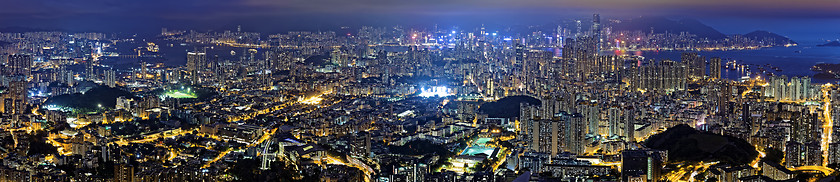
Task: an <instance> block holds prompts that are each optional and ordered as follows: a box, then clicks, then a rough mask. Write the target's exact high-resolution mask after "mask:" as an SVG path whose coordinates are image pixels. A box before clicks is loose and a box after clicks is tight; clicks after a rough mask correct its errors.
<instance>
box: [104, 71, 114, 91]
mask: <svg viewBox="0 0 840 182" xmlns="http://www.w3.org/2000/svg"><path fill="white" fill-rule="evenodd" d="M103 73H104V75H105V78H104V79H103V82H104V84H105V85H107V86H108V87H111V88H114V87H116V86H117V76H116V72H114V70H113V69H109V70H105V71H104V72H103Z"/></svg>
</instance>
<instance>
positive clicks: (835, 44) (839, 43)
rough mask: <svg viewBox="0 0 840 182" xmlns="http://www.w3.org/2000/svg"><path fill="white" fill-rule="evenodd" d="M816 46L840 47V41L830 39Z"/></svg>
mask: <svg viewBox="0 0 840 182" xmlns="http://www.w3.org/2000/svg"><path fill="white" fill-rule="evenodd" d="M817 47H840V41H831V42H828V43H825V44H820V45H817Z"/></svg>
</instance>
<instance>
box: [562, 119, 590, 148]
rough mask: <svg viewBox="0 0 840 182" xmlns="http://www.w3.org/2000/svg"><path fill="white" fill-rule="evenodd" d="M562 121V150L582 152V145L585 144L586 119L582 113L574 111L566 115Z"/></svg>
mask: <svg viewBox="0 0 840 182" xmlns="http://www.w3.org/2000/svg"><path fill="white" fill-rule="evenodd" d="M566 117H567V119H565V120H564V121H565V123H564V126H563V127H564V128H563V129H564V132H563V134H564V137H563V140H564V141H563V148H564V151H567V152H571V153H575V154H583V152H584V145H585V144H586V141H584V140H585V137H586V121H585V120H584V118H583V115H581V114H579V113H574V114H570V115H568V116H566Z"/></svg>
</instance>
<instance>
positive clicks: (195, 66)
mask: <svg viewBox="0 0 840 182" xmlns="http://www.w3.org/2000/svg"><path fill="white" fill-rule="evenodd" d="M205 66H207V53H204V52H187V72H188V73H189V74H190V80H191V81H192V83H193V84H198V83H200V82H201V78H200V77H201V72H202V71H203V69H204V68H205Z"/></svg>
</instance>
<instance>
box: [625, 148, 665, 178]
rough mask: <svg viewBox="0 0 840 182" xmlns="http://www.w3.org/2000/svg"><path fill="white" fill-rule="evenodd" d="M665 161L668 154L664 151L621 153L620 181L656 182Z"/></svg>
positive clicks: (626, 151)
mask: <svg viewBox="0 0 840 182" xmlns="http://www.w3.org/2000/svg"><path fill="white" fill-rule="evenodd" d="M665 161H668V154H667V153H666V152H665V151H658V150H625V151H622V152H621V181H657V180H658V179H659V178H660V176H661V175H662V173H661V170H662V166H663V163H664V162H665ZM640 178H641V179H640ZM631 179H635V180H631Z"/></svg>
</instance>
